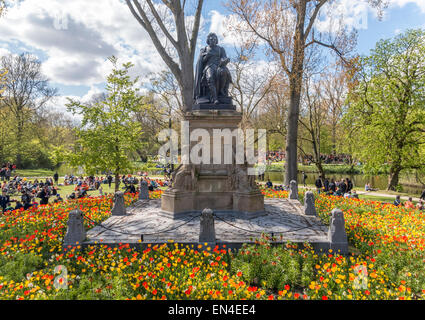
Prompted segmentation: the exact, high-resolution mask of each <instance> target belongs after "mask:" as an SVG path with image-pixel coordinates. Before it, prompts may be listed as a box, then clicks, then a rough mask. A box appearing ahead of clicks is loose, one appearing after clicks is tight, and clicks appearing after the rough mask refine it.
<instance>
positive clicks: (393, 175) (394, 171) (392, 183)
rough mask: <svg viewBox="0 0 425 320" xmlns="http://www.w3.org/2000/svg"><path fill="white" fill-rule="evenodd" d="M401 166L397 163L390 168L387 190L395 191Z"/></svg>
mask: <svg viewBox="0 0 425 320" xmlns="http://www.w3.org/2000/svg"><path fill="white" fill-rule="evenodd" d="M400 172H401V168H400V166H398V165H394V166H392V167H391V169H390V175H389V179H388V187H387V190H388V191H396V187H397V185H398V182H399V178H400Z"/></svg>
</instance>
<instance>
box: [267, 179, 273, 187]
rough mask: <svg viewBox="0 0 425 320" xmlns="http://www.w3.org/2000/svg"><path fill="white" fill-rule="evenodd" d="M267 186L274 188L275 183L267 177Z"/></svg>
mask: <svg viewBox="0 0 425 320" xmlns="http://www.w3.org/2000/svg"><path fill="white" fill-rule="evenodd" d="M266 187H267V188H269V189H270V188H273V183H272V182H271V181H270V178H269V179H267V182H266Z"/></svg>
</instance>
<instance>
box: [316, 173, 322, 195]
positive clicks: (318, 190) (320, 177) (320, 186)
mask: <svg viewBox="0 0 425 320" xmlns="http://www.w3.org/2000/svg"><path fill="white" fill-rule="evenodd" d="M314 184H315V185H316V188H317V193H320V192H321V191H322V187H323V184H322V176H319V178H317V180H316V182H315V183H314Z"/></svg>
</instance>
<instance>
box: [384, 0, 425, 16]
mask: <svg viewBox="0 0 425 320" xmlns="http://www.w3.org/2000/svg"><path fill="white" fill-rule="evenodd" d="M411 3H414V4H416V5H417V6H418V7H419V8H420V9H421V10H422V12H423V13H425V1H424V0H390V7H396V6H398V7H404V6H405V5H407V4H411Z"/></svg>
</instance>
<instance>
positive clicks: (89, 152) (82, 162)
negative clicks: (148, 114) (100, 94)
mask: <svg viewBox="0 0 425 320" xmlns="http://www.w3.org/2000/svg"><path fill="white" fill-rule="evenodd" d="M110 61H111V62H112V64H113V66H114V69H113V71H112V73H111V74H110V75H109V76H108V79H107V96H106V99H105V100H103V101H100V102H95V103H93V104H82V103H80V102H77V101H74V100H71V99H70V100H69V101H70V103H69V104H67V107H68V109H69V110H70V111H72V112H73V113H74V114H80V115H82V116H83V120H82V123H81V126H80V127H79V128H78V130H77V136H78V140H77V144H76V148H75V150H74V152H68V153H67V154H66V155H65V158H66V159H67V160H68V162H69V163H70V165H71V166H75V167H76V166H82V167H83V168H84V171H85V172H86V173H88V174H94V173H95V172H97V171H108V170H111V171H112V172H113V173H114V174H115V175H117V174H122V173H127V172H131V171H132V170H133V169H134V168H133V161H132V158H131V156H132V154H133V153H134V152H135V151H136V149H137V148H138V147H140V142H139V137H140V135H141V133H142V128H141V125H140V123H139V122H137V121H135V120H134V114H135V113H136V112H138V111H140V110H141V108H143V100H142V98H143V97H142V96H140V95H139V94H138V91H139V89H138V88H137V87H136V84H137V82H138V79H137V78H136V79H135V80H131V78H130V76H129V75H128V73H129V70H130V68H131V67H132V66H133V65H132V64H131V63H126V64H123V66H122V68H121V69H118V67H117V59H116V58H115V57H112V58H110Z"/></svg>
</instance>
